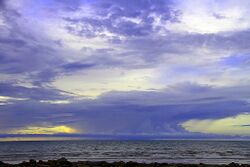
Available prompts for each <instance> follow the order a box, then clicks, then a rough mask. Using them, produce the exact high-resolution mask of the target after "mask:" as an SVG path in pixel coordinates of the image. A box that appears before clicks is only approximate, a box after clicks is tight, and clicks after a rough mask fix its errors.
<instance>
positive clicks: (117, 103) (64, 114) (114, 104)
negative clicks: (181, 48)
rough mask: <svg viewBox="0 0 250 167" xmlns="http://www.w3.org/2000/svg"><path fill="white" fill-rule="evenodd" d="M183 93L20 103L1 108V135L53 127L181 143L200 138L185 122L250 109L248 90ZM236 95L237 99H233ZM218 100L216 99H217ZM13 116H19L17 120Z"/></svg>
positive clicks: (196, 87)
mask: <svg viewBox="0 0 250 167" xmlns="http://www.w3.org/2000/svg"><path fill="white" fill-rule="evenodd" d="M188 87H189V88H188V89H187V88H185V86H182V87H178V88H175V89H172V91H169V90H166V91H161V92H154V91H152V92H143V91H131V92H110V93H108V94H106V95H104V96H102V97H100V98H97V99H95V100H87V99H86V100H80V101H79V100H77V101H72V103H70V104H50V103H41V102H37V101H34V100H26V101H19V102H16V103H13V104H8V105H4V106H2V107H1V109H2V110H3V111H5V112H2V113H1V114H0V115H1V117H0V118H1V120H2V121H3V120H8V121H9V123H11V126H10V124H9V125H7V124H4V125H3V127H5V128H6V129H10V128H12V126H13V127H26V126H29V125H42V124H43V123H44V122H46V123H48V124H51V125H55V126H56V125H61V124H65V125H69V126H73V127H75V128H78V129H80V130H82V131H84V132H85V133H92V134H109V135H122V134H127V135H132V136H133V135H143V134H149V135H170V136H177V137H178V136H182V137H184V138H185V136H187V137H190V135H193V137H197V136H199V135H200V134H195V133H194V134H191V133H187V132H185V131H184V130H183V128H182V127H181V126H180V124H181V123H182V122H184V121H187V120H189V119H217V118H224V117H228V116H234V115H237V114H240V113H249V110H250V105H249V102H247V101H246V100H245V99H247V98H249V90H250V89H249V87H245V88H241V89H240V90H237V88H233V87H231V88H228V89H217V88H207V89H200V86H199V85H192V88H190V87H191V86H190V85H189V86H188ZM179 89H182V91H181V92H182V93H180V92H179ZM236 90H237V92H238V93H239V92H240V94H242V96H238V95H236V94H235V91H236ZM218 94H220V96H221V98H220V99H217V98H216V97H217V96H218ZM191 97H192V98H191ZM213 97H215V99H214V98H213ZM242 97H244V98H242ZM223 111H227V112H223ZM16 114H21V116H20V117H19V118H17V117H15V115H16ZM22 115H23V116H22ZM110 120H112V121H110ZM0 122H1V121H0ZM9 126H10V127H9Z"/></svg>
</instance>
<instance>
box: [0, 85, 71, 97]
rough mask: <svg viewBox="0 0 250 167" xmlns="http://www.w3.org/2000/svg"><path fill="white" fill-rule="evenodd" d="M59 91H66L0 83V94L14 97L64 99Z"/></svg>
mask: <svg viewBox="0 0 250 167" xmlns="http://www.w3.org/2000/svg"><path fill="white" fill-rule="evenodd" d="M60 93H66V92H63V91H59V90H56V89H53V88H44V87H33V88H27V87H24V86H17V85H14V84H13V83H0V95H1V96H9V97H15V98H29V99H32V100H51V99H65V98H66V97H67V96H65V95H64V96H63V95H61V94H60Z"/></svg>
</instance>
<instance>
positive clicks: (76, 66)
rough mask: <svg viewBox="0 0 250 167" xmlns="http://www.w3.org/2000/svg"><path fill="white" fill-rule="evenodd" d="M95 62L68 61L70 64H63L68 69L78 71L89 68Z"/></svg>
mask: <svg viewBox="0 0 250 167" xmlns="http://www.w3.org/2000/svg"><path fill="white" fill-rule="evenodd" d="M94 66H95V64H84V63H80V62H75V63H68V64H64V65H63V66H62V68H63V69H65V70H66V71H71V72H73V71H76V70H82V69H88V68H91V67H94Z"/></svg>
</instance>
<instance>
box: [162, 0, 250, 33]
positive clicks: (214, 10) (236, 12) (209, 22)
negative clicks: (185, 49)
mask: <svg viewBox="0 0 250 167" xmlns="http://www.w3.org/2000/svg"><path fill="white" fill-rule="evenodd" d="M176 4H177V6H176V7H175V8H176V9H177V10H180V11H181V13H182V14H181V15H180V16H179V21H180V22H177V23H168V24H167V25H166V27H167V29H170V30H172V31H180V32H190V33H202V34H206V33H219V32H230V31H242V30H246V29H248V28H249V27H250V21H249V15H250V13H249V7H250V3H249V1H244V0H242V1H236V0H229V1H225V0H221V1H211V0H204V1H201V0H187V1H178V2H177V3H176Z"/></svg>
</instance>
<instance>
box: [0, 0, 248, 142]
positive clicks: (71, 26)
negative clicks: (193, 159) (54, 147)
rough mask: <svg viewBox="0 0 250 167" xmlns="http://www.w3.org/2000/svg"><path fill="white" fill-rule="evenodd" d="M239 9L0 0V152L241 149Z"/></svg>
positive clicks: (111, 0) (244, 109)
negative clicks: (34, 147)
mask: <svg viewBox="0 0 250 167" xmlns="http://www.w3.org/2000/svg"><path fill="white" fill-rule="evenodd" d="M249 18H250V1H249V0H136V1H135V0H36V1H34V0H0V140H3V141H5V140H25V139H34V140H39V139H59V138H60V139H79V138H80V139H85V138H86V139H231V138H233V139H234V138H236V139H250V19H249Z"/></svg>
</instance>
